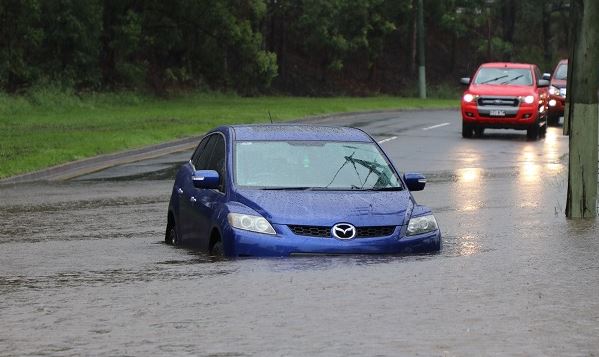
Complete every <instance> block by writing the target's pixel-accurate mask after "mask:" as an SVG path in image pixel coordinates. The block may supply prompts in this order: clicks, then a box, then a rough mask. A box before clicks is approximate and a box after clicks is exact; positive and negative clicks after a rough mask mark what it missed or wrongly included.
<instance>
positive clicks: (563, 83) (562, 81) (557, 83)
mask: <svg viewBox="0 0 599 357" xmlns="http://www.w3.org/2000/svg"><path fill="white" fill-rule="evenodd" d="M567 84H568V82H567V81H566V80H565V79H552V80H551V85H552V86H554V87H557V88H564V87H565V86H566V85H567Z"/></svg>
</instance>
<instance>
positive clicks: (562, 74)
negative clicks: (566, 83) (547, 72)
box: [553, 63, 568, 80]
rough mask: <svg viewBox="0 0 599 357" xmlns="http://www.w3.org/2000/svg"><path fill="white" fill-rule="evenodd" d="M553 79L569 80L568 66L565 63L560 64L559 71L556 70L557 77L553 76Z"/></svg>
mask: <svg viewBox="0 0 599 357" xmlns="http://www.w3.org/2000/svg"><path fill="white" fill-rule="evenodd" d="M553 78H555V79H564V80H565V79H568V64H566V63H563V64H560V65H559V66H558V67H557V69H556V70H555V76H553Z"/></svg>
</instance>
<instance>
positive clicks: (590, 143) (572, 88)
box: [566, 0, 599, 218]
mask: <svg viewBox="0 0 599 357" xmlns="http://www.w3.org/2000/svg"><path fill="white" fill-rule="evenodd" d="M570 6H573V7H576V8H574V9H572V11H573V12H574V11H576V12H577V14H578V18H577V19H571V22H570V23H571V24H573V26H575V30H574V31H573V35H574V37H573V38H572V44H571V46H573V51H571V53H572V54H573V56H572V57H571V58H570V60H569V64H568V67H570V68H569V71H570V72H571V75H569V76H568V91H567V93H568V98H569V107H568V109H569V115H568V127H567V130H568V131H569V133H570V158H569V162H568V197H567V202H566V216H567V217H569V218H591V217H597V142H598V138H597V136H598V120H599V98H598V96H597V95H598V90H599V66H597V63H599V46H597V44H598V43H599V24H598V23H597V19H598V18H599V1H597V0H572V1H571V2H570Z"/></svg>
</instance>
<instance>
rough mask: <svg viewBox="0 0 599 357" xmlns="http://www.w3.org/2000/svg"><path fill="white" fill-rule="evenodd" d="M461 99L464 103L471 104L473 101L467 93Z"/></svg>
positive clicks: (472, 97)
mask: <svg viewBox="0 0 599 357" xmlns="http://www.w3.org/2000/svg"><path fill="white" fill-rule="evenodd" d="M463 99H464V102H466V103H471V102H472V101H473V100H474V99H475V97H474V96H473V95H472V94H470V93H467V94H464V98H463Z"/></svg>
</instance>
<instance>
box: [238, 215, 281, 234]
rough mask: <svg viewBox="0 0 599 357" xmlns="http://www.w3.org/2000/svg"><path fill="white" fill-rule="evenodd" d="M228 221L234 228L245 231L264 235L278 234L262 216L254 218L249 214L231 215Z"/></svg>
mask: <svg viewBox="0 0 599 357" xmlns="http://www.w3.org/2000/svg"><path fill="white" fill-rule="evenodd" d="M227 220H228V221H229V224H230V225H231V227H233V228H237V229H243V230H245V231H250V232H256V233H264V234H277V232H275V230H274V228H272V226H271V225H270V223H268V221H267V220H266V219H265V218H264V217H261V216H253V215H249V214H240V213H229V214H228V215H227Z"/></svg>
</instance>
